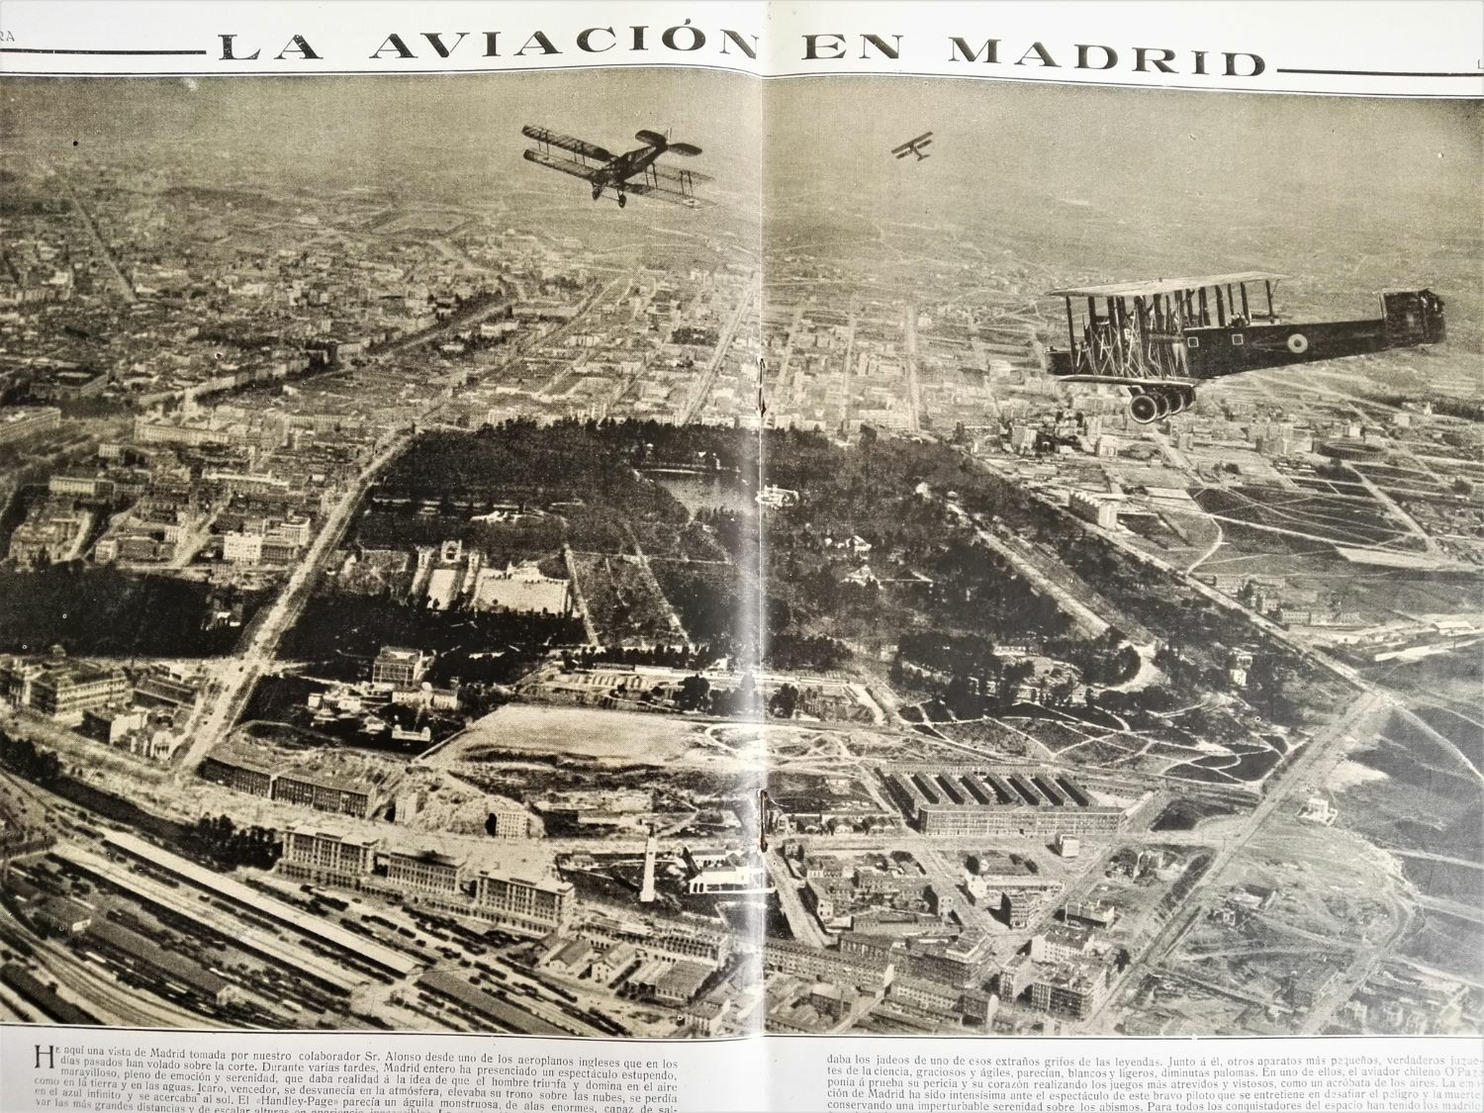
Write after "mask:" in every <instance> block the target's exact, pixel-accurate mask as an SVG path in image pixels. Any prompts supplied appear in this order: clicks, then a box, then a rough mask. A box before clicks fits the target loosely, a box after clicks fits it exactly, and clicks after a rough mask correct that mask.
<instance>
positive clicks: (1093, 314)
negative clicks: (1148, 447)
mask: <svg viewBox="0 0 1484 1113" xmlns="http://www.w3.org/2000/svg"><path fill="white" fill-rule="evenodd" d="M1283 277H1284V276H1283V275H1280V274H1270V273H1266V272H1263V271H1246V272H1243V273H1241V274H1217V275H1207V276H1204V277H1200V278H1161V279H1157V280H1155V281H1153V282H1121V283H1114V284H1112V285H1107V286H1083V287H1077V288H1075V289H1068V290H1052V291H1049V292H1048V294H1047V297H1058V298H1062V299H1063V300H1064V302H1065V303H1066V312H1067V340H1068V346H1067V347H1066V348H1065V349H1061V348H1056V347H1049V348H1048V349H1047V352H1046V357H1047V358H1046V369H1047V370H1048V371H1049V372H1050V373H1051V374H1052V375H1055V376H1058V377H1059V378H1062V379H1064V380H1065V381H1067V382H1071V383H1112V384H1114V385H1117V386H1122V387H1125V388H1127V390H1128V392H1129V414H1130V416H1131V417H1133V419H1134V420H1135V421H1137V422H1139V423H1141V424H1148V423H1149V422H1151V421H1160V420H1163V419H1164V418H1166V417H1168V416H1170V415H1171V414H1175V413H1180V412H1181V411H1182V410H1187V409H1189V408H1190V407H1191V406H1193V405H1194V404H1195V390H1196V387H1197V386H1198V385H1199V384H1200V383H1202V382H1204V381H1205V380H1208V379H1219V378H1222V377H1223V376H1226V375H1237V374H1241V373H1242V372H1243V371H1257V370H1260V369H1263V368H1268V367H1283V366H1287V365H1289V364H1294V363H1313V362H1315V361H1317V360H1326V359H1341V358H1343V357H1345V356H1355V355H1363V354H1366V353H1369V352H1379V351H1384V350H1386V349H1388V348H1412V347H1418V346H1421V345H1425V344H1436V343H1440V342H1442V341H1443V340H1444V339H1446V336H1447V333H1446V329H1445V327H1444V323H1443V299H1442V298H1440V297H1438V296H1437V295H1436V294H1434V293H1433V292H1432V291H1431V290H1393V291H1386V292H1383V293H1382V294H1381V316H1380V317H1379V318H1378V319H1368V320H1362V321H1326V322H1320V323H1316V324H1290V323H1288V322H1285V321H1284V320H1282V319H1281V318H1280V317H1279V316H1278V314H1277V312H1276V311H1275V310H1274V308H1273V288H1274V286H1276V284H1277V283H1278V281H1279V280H1280V279H1282V278H1283ZM1249 286H1251V287H1252V288H1253V293H1252V295H1250V296H1249V293H1248V287H1249ZM1074 302H1075V303H1079V310H1078V311H1074V309H1073V304H1074ZM1082 305H1085V309H1082V308H1081V306H1082Z"/></svg>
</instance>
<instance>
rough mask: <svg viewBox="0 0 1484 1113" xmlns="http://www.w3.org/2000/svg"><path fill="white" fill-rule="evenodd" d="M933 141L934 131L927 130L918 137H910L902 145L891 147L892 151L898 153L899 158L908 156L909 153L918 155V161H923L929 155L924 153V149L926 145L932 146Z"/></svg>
mask: <svg viewBox="0 0 1484 1113" xmlns="http://www.w3.org/2000/svg"><path fill="white" fill-rule="evenodd" d="M932 142H933V133H932V132H930V131H925V132H923V133H922V134H921V135H919V136H918V137H917V138H916V139H909V140H907V142H905V143H903V144H902V145H901V146H900V147H893V148H892V149H891V153H892V154H894V155H896V156H897V158H899V159H901V158H906V157H907V156H908V155H916V156H917V161H918V162H921V161H922V160H923V159H925V158H927V157H928V156H927V155H925V154H923V153H922V149H923V148H924V147H927V146H931V144H932Z"/></svg>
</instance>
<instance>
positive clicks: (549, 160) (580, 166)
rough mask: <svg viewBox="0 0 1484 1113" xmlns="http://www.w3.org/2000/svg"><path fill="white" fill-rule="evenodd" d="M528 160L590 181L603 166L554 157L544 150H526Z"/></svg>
mask: <svg viewBox="0 0 1484 1113" xmlns="http://www.w3.org/2000/svg"><path fill="white" fill-rule="evenodd" d="M525 157H526V161H527V162H534V163H535V164H536V165H537V166H544V167H546V168H547V169H548V170H560V171H561V172H562V173H563V174H571V175H572V176H573V177H574V178H581V179H582V180H583V181H586V182H590V181H592V180H593V179H594V178H595V177H596V176H597V174H598V171H599V170H600V169H601V167H597V166H587V165H585V164H584V163H581V162H578V161H577V160H576V159H571V158H553V157H552V156H551V155H548V154H546V153H545V152H543V151H536V150H530V151H527V152H526V155H525Z"/></svg>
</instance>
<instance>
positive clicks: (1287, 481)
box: [0, 68, 1484, 1055]
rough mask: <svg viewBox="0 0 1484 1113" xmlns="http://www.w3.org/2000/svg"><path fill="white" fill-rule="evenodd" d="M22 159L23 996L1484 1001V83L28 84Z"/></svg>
mask: <svg viewBox="0 0 1484 1113" xmlns="http://www.w3.org/2000/svg"><path fill="white" fill-rule="evenodd" d="M864 106H869V110H866V108H865V107H864ZM0 149H3V150H4V151H5V157H4V161H3V164H0V261H3V266H0V1021H5V1022H22V1023H61V1024H105V1025H122V1026H136V1027H152V1028H191V1029H211V1028H220V1029H233V1028H238V1029H240V1028H267V1029H283V1030H304V1029H326V1030H345V1029H355V1030H364V1029H370V1028H375V1029H383V1030H389V1031H407V1030H418V1031H445V1032H496V1033H524V1034H532V1035H549V1036H625V1037H665V1038H675V1037H696V1038H713V1037H735V1036H742V1035H748V1034H753V1033H761V1032H766V1033H791V1034H814V1035H859V1034H875V1035H909V1034H933V1035H982V1036H993V1035H1074V1034H1081V1035H1107V1036H1113V1035H1123V1036H1145V1037H1148V1036H1179V1037H1187V1036H1210V1035H1235V1036H1261V1035H1274V1036H1277V1035H1281V1036H1294V1035H1317V1034H1460V1033H1469V1034H1478V1033H1480V1032H1481V1031H1484V707H1481V699H1480V693H1481V691H1484V688H1481V684H1484V656H1481V647H1484V457H1481V446H1484V377H1481V375H1480V370H1481V336H1484V278H1481V274H1480V270H1479V260H1480V258H1481V257H1484V243H1481V240H1484V231H1481V221H1480V215H1481V214H1480V193H1479V184H1478V183H1479V182H1480V181H1481V180H1484V155H1481V152H1484V114H1481V112H1480V110H1479V107H1478V105H1477V104H1476V103H1474V104H1471V103H1467V102H1462V101H1446V100H1434V101H1408V100H1400V99H1397V100H1383V99H1366V98H1354V97H1345V98H1340V97H1317V96H1285V95H1276V94H1212V93H1198V92H1177V91H1169V90H1161V91H1159V92H1150V91H1140V90H1134V89H1118V88H1094V87H1080V88H1074V87H1069V86H1055V85H1048V84H1041V83H1034V82H1032V83H1015V82H1002V81H962V80H950V79H932V80H922V79H908V78H894V77H875V78H871V77H841V78H839V79H838V80H836V79H833V78H832V79H831V80H830V81H827V82H826V81H817V80H804V79H793V80H776V81H768V82H759V81H758V80H756V79H753V78H750V77H747V76H744V75H736V74H728V73H725V72H721V71H708V70H684V69H669V70H665V69H659V68H656V69H643V68H633V69H630V68H624V69H609V70H588V71H569V72H547V73H493V74H491V73H485V74H471V75H460V74H449V75H442V76H428V75H411V76H405V77H404V76H397V77H393V76H378V77H345V76H339V77H333V76H324V77H299V78H295V79H292V80H280V79H269V78H250V77H220V78H205V77H203V78H93V79H86V78H84V79H68V80H52V79H31V78H24V79H23V78H8V79H5V80H4V81H3V82H0ZM1188 276H1194V277H1188ZM29 1054H30V1052H29V1051H27V1055H29Z"/></svg>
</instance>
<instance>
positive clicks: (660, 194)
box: [624, 181, 711, 209]
mask: <svg viewBox="0 0 1484 1113" xmlns="http://www.w3.org/2000/svg"><path fill="white" fill-rule="evenodd" d="M624 190H625V191H626V192H628V193H632V194H635V195H636V196H639V197H649V198H652V199H653V200H655V201H668V202H669V203H670V204H672V205H684V206H685V207H686V208H688V209H704V208H709V207H710V206H711V202H710V201H703V200H701V198H699V197H696V196H694V195H693V194H690V193H686V192H683V191H682V190H679V189H672V188H670V187H669V186H668V185H664V184H659V183H655V182H636V181H629V182H625V183H624Z"/></svg>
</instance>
